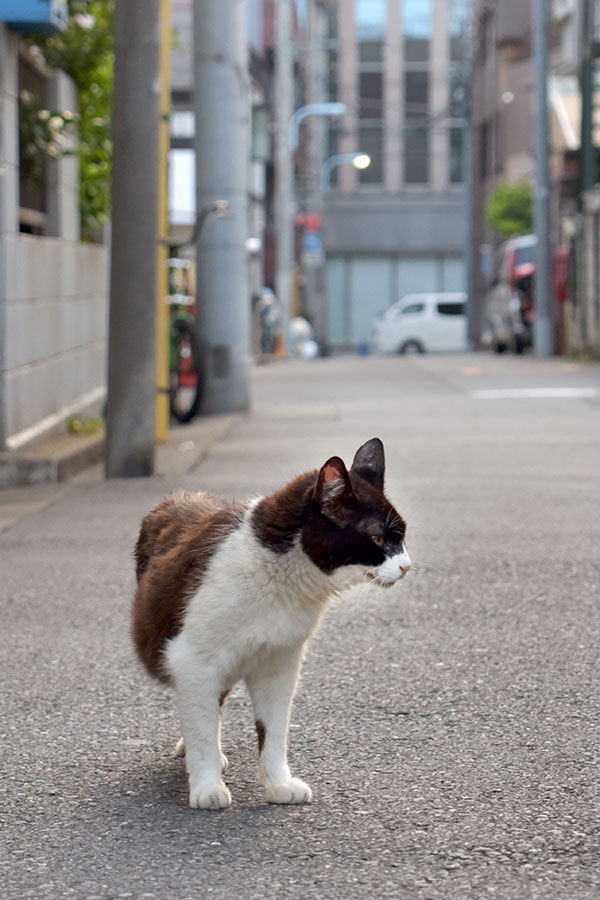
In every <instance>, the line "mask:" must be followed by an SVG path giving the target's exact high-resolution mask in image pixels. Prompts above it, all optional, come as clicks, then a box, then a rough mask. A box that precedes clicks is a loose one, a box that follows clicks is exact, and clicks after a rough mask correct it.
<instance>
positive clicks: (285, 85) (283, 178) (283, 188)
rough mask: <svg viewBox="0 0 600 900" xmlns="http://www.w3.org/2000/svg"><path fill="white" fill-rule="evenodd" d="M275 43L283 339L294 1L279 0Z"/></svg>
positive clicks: (288, 309) (289, 249)
mask: <svg viewBox="0 0 600 900" xmlns="http://www.w3.org/2000/svg"><path fill="white" fill-rule="evenodd" d="M275 34H276V47H275V116H276V125H277V152H276V164H277V169H276V183H275V234H276V242H277V243H276V262H275V293H276V294H277V297H278V299H279V302H280V303H281V327H282V332H283V338H284V340H287V330H288V325H289V322H290V318H291V316H292V281H293V279H292V276H293V267H294V209H293V202H294V199H293V198H294V158H293V154H292V150H291V148H290V142H289V126H290V122H291V120H292V116H293V113H294V55H293V50H292V2H291V0H277V3H276V32H275Z"/></svg>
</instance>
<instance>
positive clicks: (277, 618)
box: [165, 498, 410, 809]
mask: <svg viewBox="0 0 600 900" xmlns="http://www.w3.org/2000/svg"><path fill="white" fill-rule="evenodd" d="M259 500H260V498H257V500H255V501H253V503H252V504H251V505H250V507H249V508H248V510H247V511H246V513H245V515H244V520H243V522H242V524H241V525H240V527H239V528H237V529H236V530H234V531H233V532H231V533H230V534H229V535H228V536H227V537H226V538H225V539H224V540H223V542H222V543H221V545H220V546H219V548H218V549H217V550H216V552H215V553H214V555H213V557H212V558H211V561H210V563H209V566H208V568H207V571H206V573H205V575H204V577H203V579H202V583H201V585H200V587H199V588H198V590H197V591H196V592H195V594H194V595H193V596H192V597H191V599H190V601H189V603H188V606H187V609H186V611H185V615H184V619H183V627H182V629H181V631H180V632H179V634H178V635H177V636H176V637H175V638H173V639H172V640H170V641H169V642H168V643H167V646H166V649H165V663H166V668H167V671H168V672H169V673H170V675H171V676H172V678H173V681H174V684H175V689H176V694H177V703H178V709H179V716H180V721H181V727H182V731H183V740H184V742H185V753H186V765H187V770H188V774H189V786H190V795H189V802H190V806H192V807H198V808H216V809H218V808H221V807H225V806H228V805H229V804H230V803H231V795H230V793H229V790H228V789H227V787H226V786H225V784H224V782H223V780H222V778H221V773H222V771H223V770H224V768H225V767H226V760H224V757H223V755H222V753H221V748H220V711H219V698H220V697H221V696H222V695H223V693H224V692H226V691H228V690H230V689H231V688H232V687H233V685H234V684H235V683H236V682H237V681H239V680H240V679H243V680H244V681H245V682H246V685H247V687H248V690H249V693H250V696H251V698H252V702H253V705H254V710H255V717H256V719H257V720H258V721H259V722H261V723H262V724H263V726H264V731H265V739H264V747H263V750H262V753H261V756H260V766H259V776H260V780H261V782H262V784H263V786H264V788H265V791H266V796H267V800H269V801H270V802H273V803H304V802H307V801H309V800H310V799H311V790H310V788H309V787H308V785H306V784H305V783H304V782H302V781H300V780H299V779H297V778H293V777H292V776H291V774H290V770H289V768H288V765H287V731H288V723H289V713H290V706H291V701H292V697H293V695H294V691H295V688H296V684H297V680H298V675H299V672H300V667H301V664H302V657H303V652H304V646H305V644H306V641H307V640H308V638H309V637H310V635H311V634H312V633H313V632H314V631H315V630H316V628H317V627H318V625H319V622H320V620H321V617H322V615H323V612H324V609H325V606H326V603H327V600H328V598H329V597H331V595H332V594H334V593H336V591H338V590H340V589H342V588H344V587H347V586H349V585H350V584H352V583H353V582H354V583H355V582H357V581H360V580H362V579H363V577H364V573H365V569H364V568H361V567H358V566H352V567H346V568H344V569H337V570H336V571H335V572H334V573H333V574H332V575H327V574H325V573H324V572H322V571H321V570H320V569H319V568H318V567H317V566H316V565H315V564H314V563H313V562H312V561H311V560H310V558H309V557H308V556H307V555H306V554H305V553H304V552H303V550H302V549H301V547H300V546H299V539H297V540H296V542H295V544H294V546H293V547H292V548H291V549H290V550H289V551H288V552H286V553H275V552H273V551H271V550H270V549H268V548H267V547H265V546H263V545H262V544H261V543H260V542H259V541H258V540H257V538H256V536H255V534H254V532H253V530H252V526H251V522H250V519H251V515H252V510H253V508H254V506H255V505H256V503H258V502H259ZM409 566H410V559H409V557H408V554H407V553H406V552H405V551H404V552H403V553H401V554H398V555H397V556H394V557H392V558H391V559H387V560H386V561H385V562H384V563H383V565H382V566H380V567H379V570H380V571H379V574H380V576H381V580H382V583H392V582H394V581H396V580H397V579H398V578H399V577H402V575H403V574H404V573H405V572H406V571H407V570H408V568H409ZM178 749H179V751H180V752H182V751H183V748H182V745H181V744H180V745H179V747H178Z"/></svg>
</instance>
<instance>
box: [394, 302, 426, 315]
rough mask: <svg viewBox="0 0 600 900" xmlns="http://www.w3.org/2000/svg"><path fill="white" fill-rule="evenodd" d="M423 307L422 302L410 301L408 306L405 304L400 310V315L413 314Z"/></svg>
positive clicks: (421, 310) (419, 311)
mask: <svg viewBox="0 0 600 900" xmlns="http://www.w3.org/2000/svg"><path fill="white" fill-rule="evenodd" d="M424 309H425V304H424V303H410V304H409V305H408V306H405V307H403V308H402V310H401V311H400V315H402V316H414V315H417V314H418V313H422V312H423V310H424Z"/></svg>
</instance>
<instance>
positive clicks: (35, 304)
mask: <svg viewBox="0 0 600 900" xmlns="http://www.w3.org/2000/svg"><path fill="white" fill-rule="evenodd" d="M1 12H2V10H1V9H0V13H1ZM27 97H29V98H30V99H31V100H34V101H35V102H36V103H39V107H40V110H41V115H45V116H46V119H48V116H49V115H50V113H49V110H59V111H62V112H65V111H69V112H71V113H73V114H74V113H76V112H77V92H76V88H75V85H74V83H73V82H72V81H71V79H70V78H68V77H67V76H66V74H65V73H64V72H60V71H56V70H50V69H48V68H47V66H46V65H45V64H44V63H43V61H40V59H39V58H38V57H37V56H35V55H34V54H32V53H31V51H30V49H28V47H27V45H26V43H25V42H24V41H23V40H22V39H21V37H20V35H19V33H18V32H17V31H14V30H12V28H10V27H9V26H8V25H6V24H4V23H3V22H2V21H0V449H4V448H6V449H11V450H14V449H19V448H20V447H23V446H25V445H27V444H29V443H31V442H32V441H34V440H35V439H36V438H38V437H41V436H43V435H44V434H46V433H47V432H50V431H51V430H63V429H65V428H66V423H67V420H68V418H69V416H70V415H73V414H84V415H86V414H96V413H97V412H98V411H99V410H100V409H101V407H102V405H103V402H104V398H105V396H106V357H107V321H108V274H109V258H108V248H107V247H106V246H103V245H100V244H89V243H87V244H85V243H82V242H81V240H80V213H79V164H78V160H77V157H76V156H70V155H65V156H60V157H59V156H58V155H57V158H56V159H54V160H52V161H50V160H49V161H48V163H47V165H46V167H45V170H44V173H43V178H42V179H41V180H34V179H33V178H29V179H28V178H27V174H26V167H25V165H24V149H26V147H24V146H23V145H24V137H25V135H26V134H27V131H26V128H25V124H26V121H27V120H26V117H25V115H24V103H25V98H27ZM20 124H21V128H20V127H19V125H20ZM73 146H74V145H73Z"/></svg>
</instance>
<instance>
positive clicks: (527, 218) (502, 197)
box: [485, 181, 533, 237]
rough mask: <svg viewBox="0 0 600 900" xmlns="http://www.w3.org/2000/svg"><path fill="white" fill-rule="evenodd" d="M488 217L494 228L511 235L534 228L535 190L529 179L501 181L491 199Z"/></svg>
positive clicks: (527, 232) (529, 231) (486, 211)
mask: <svg viewBox="0 0 600 900" xmlns="http://www.w3.org/2000/svg"><path fill="white" fill-rule="evenodd" d="M485 213H486V218H487V221H488V222H489V224H490V225H491V226H492V228H495V229H496V231H499V232H500V234H503V235H506V236H507V237H511V236H513V235H519V234H530V233H531V231H532V230H533V191H532V189H531V185H530V184H529V182H527V181H517V182H515V183H514V184H508V183H507V182H505V181H499V182H498V184H497V185H496V188H495V190H494V192H493V194H492V196H491V197H490V199H489V202H488V204H487V207H486V210H485Z"/></svg>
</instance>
